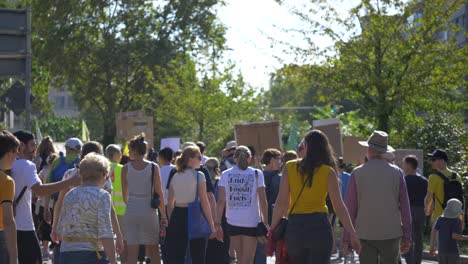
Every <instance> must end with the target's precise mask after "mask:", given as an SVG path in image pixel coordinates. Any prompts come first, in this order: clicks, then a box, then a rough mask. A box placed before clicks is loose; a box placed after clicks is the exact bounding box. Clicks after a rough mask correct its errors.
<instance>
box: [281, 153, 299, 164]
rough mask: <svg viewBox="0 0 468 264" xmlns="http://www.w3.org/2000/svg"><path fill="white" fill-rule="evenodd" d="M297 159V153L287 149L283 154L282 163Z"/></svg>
mask: <svg viewBox="0 0 468 264" xmlns="http://www.w3.org/2000/svg"><path fill="white" fill-rule="evenodd" d="M295 159H297V153H296V151H294V150H288V151H286V152H285V153H284V155H283V163H286V162H288V161H290V160H295Z"/></svg>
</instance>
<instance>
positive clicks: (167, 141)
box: [160, 138, 180, 151]
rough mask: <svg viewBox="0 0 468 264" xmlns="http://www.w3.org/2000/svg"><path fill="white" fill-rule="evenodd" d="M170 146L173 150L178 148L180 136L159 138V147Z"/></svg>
mask: <svg viewBox="0 0 468 264" xmlns="http://www.w3.org/2000/svg"><path fill="white" fill-rule="evenodd" d="M163 148H170V149H172V150H173V151H177V150H179V149H180V138H162V139H161V148H160V149H163Z"/></svg>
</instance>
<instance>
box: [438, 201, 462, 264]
mask: <svg viewBox="0 0 468 264" xmlns="http://www.w3.org/2000/svg"><path fill="white" fill-rule="evenodd" d="M462 213H463V204H462V203H461V202H460V201H459V200H457V199H450V200H449V201H448V202H447V206H446V207H445V210H444V213H443V214H442V216H440V217H439V218H437V221H436V223H435V225H434V228H433V229H432V233H431V250H430V254H431V255H432V256H435V253H436V251H435V240H436V237H438V238H439V240H438V246H439V247H438V251H439V252H438V253H439V263H440V264H458V263H460V249H459V247H458V242H457V240H465V241H466V240H468V236H464V235H462V234H461V232H462V228H461V227H462V223H461V220H460V215H461V214H462Z"/></svg>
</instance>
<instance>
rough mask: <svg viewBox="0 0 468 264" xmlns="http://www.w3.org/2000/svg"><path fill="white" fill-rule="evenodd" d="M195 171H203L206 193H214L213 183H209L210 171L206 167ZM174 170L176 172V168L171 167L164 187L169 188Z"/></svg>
mask: <svg viewBox="0 0 468 264" xmlns="http://www.w3.org/2000/svg"><path fill="white" fill-rule="evenodd" d="M196 171H200V172H203V174H204V175H205V180H206V192H207V193H214V188H213V184H212V183H211V179H210V173H209V172H208V170H207V169H206V168H203V167H200V168H199V169H196ZM176 172H177V170H176V169H175V168H174V169H172V170H171V172H170V173H169V179H168V180H167V185H166V189H169V186H170V184H171V181H172V177H174V175H175V174H176Z"/></svg>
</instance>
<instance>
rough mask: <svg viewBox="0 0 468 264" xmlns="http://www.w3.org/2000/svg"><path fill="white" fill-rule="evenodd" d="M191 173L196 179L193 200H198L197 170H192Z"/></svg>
mask: <svg viewBox="0 0 468 264" xmlns="http://www.w3.org/2000/svg"><path fill="white" fill-rule="evenodd" d="M193 173H194V174H195V179H196V180H197V187H196V189H195V199H194V200H193V201H194V202H195V201H197V200H198V171H197V170H193Z"/></svg>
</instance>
